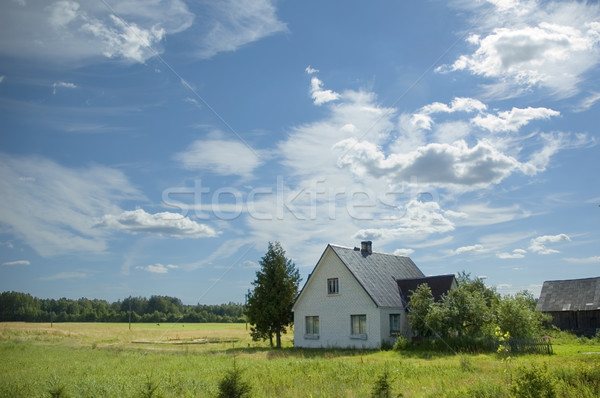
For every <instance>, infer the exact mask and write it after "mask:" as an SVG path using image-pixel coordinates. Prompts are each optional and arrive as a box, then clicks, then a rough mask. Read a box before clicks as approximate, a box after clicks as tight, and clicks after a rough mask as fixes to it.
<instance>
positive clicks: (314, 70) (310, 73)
mask: <svg viewBox="0 0 600 398" xmlns="http://www.w3.org/2000/svg"><path fill="white" fill-rule="evenodd" d="M304 71H305V72H306V73H307V74H308V75H312V74H314V73H318V72H319V70H318V69H315V68H313V67H312V66H310V65H308V66H307V67H306V69H304Z"/></svg>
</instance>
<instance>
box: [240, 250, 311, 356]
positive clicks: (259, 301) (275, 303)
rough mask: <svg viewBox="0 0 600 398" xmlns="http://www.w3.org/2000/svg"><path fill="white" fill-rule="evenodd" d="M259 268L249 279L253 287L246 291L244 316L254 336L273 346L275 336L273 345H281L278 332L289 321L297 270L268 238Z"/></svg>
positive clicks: (298, 277)
mask: <svg viewBox="0 0 600 398" xmlns="http://www.w3.org/2000/svg"><path fill="white" fill-rule="evenodd" d="M259 264H260V267H261V268H260V270H259V271H257V272H256V280H254V282H252V286H254V290H253V291H251V292H250V291H249V292H248V300H247V304H246V310H245V312H246V316H247V318H248V322H249V323H250V325H252V326H251V328H250V330H251V333H250V334H251V335H252V338H253V339H254V340H259V339H262V340H266V339H269V342H270V343H271V346H273V335H275V336H276V344H277V348H281V333H286V328H287V327H288V326H289V325H291V324H292V323H293V317H292V306H293V305H294V300H295V299H296V295H297V294H298V285H299V284H300V272H299V271H298V268H296V265H295V264H294V263H293V262H292V260H289V259H287V258H286V257H285V250H283V248H282V247H281V244H280V243H279V242H274V243H273V242H269V248H268V250H267V253H266V254H265V255H264V256H263V257H262V259H261V260H260V262H259Z"/></svg>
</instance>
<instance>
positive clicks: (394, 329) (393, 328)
mask: <svg viewBox="0 0 600 398" xmlns="http://www.w3.org/2000/svg"><path fill="white" fill-rule="evenodd" d="M398 333H400V314H390V334H398Z"/></svg>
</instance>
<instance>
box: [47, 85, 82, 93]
mask: <svg viewBox="0 0 600 398" xmlns="http://www.w3.org/2000/svg"><path fill="white" fill-rule="evenodd" d="M57 88H68V89H73V88H77V85H76V84H75V83H69V82H55V83H52V94H56V89H57Z"/></svg>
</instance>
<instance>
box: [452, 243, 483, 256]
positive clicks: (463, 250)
mask: <svg viewBox="0 0 600 398" xmlns="http://www.w3.org/2000/svg"><path fill="white" fill-rule="evenodd" d="M483 250H484V248H483V245H480V244H476V245H472V246H463V247H459V248H458V249H456V250H454V254H463V253H477V252H481V251H483Z"/></svg>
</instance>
